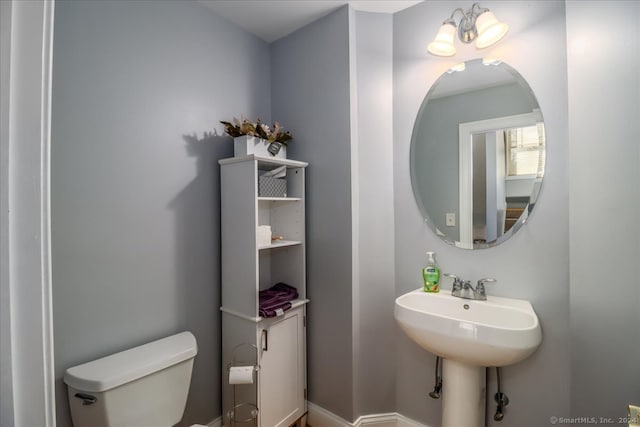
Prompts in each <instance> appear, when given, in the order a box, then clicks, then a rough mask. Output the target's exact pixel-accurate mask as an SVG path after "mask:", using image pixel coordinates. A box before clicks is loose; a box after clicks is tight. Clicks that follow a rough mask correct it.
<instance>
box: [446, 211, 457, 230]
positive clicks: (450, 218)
mask: <svg viewBox="0 0 640 427" xmlns="http://www.w3.org/2000/svg"><path fill="white" fill-rule="evenodd" d="M445 217H446V220H447V227H455V226H456V214H455V213H448V214H446V216H445Z"/></svg>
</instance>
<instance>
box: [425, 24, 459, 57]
mask: <svg viewBox="0 0 640 427" xmlns="http://www.w3.org/2000/svg"><path fill="white" fill-rule="evenodd" d="M455 35H456V27H455V26H454V25H452V24H449V23H446V24H442V26H441V27H440V30H439V31H438V34H437V35H436V38H435V39H434V40H433V41H432V42H431V43H429V46H427V50H428V51H429V53H431V54H433V55H438V56H453V55H455V54H456V48H455V46H454V45H453V39H454V37H455Z"/></svg>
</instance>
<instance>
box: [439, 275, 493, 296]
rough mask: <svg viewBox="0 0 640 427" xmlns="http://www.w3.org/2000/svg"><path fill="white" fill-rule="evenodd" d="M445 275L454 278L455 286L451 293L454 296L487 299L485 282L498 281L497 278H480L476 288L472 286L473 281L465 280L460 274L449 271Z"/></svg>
mask: <svg viewBox="0 0 640 427" xmlns="http://www.w3.org/2000/svg"><path fill="white" fill-rule="evenodd" d="M444 275H445V276H447V277H451V278H452V279H453V287H452V288H451V295H452V296H454V297H458V298H464V299H472V300H480V301H486V300H487V294H486V292H485V289H484V284H485V283H495V282H497V280H496V279H480V280H478V284H477V285H476V288H475V289H474V288H473V286H471V281H469V280H464V281H463V280H462V279H460V278H459V277H458V276H456V275H453V274H449V273H445V274H444Z"/></svg>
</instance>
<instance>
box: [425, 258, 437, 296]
mask: <svg viewBox="0 0 640 427" xmlns="http://www.w3.org/2000/svg"><path fill="white" fill-rule="evenodd" d="M434 256H435V252H427V266H426V267H425V268H423V269H422V279H423V280H424V288H423V289H424V291H425V292H440V287H439V286H438V282H440V269H439V268H438V265H437V264H436V260H435V259H434Z"/></svg>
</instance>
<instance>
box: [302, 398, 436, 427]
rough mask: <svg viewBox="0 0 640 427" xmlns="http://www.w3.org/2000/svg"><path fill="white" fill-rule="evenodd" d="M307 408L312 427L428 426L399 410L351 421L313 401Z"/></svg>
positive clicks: (308, 403) (364, 416)
mask: <svg viewBox="0 0 640 427" xmlns="http://www.w3.org/2000/svg"><path fill="white" fill-rule="evenodd" d="M307 408H308V410H309V419H308V421H307V423H308V424H309V425H310V426H311V427H364V426H375V427H428V426H426V425H424V424H420V423H419V422H417V421H414V420H412V419H410V418H407V417H405V416H404V415H402V414H399V413H397V412H390V413H387V414H372V415H363V416H361V417H358V419H357V420H356V421H355V422H353V423H351V422H349V421H346V420H344V419H342V418H341V417H339V416H338V415H336V414H334V413H332V412H330V411H327V410H326V409H324V408H323V407H321V406H318V405H316V404H314V403H312V402H307Z"/></svg>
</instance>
